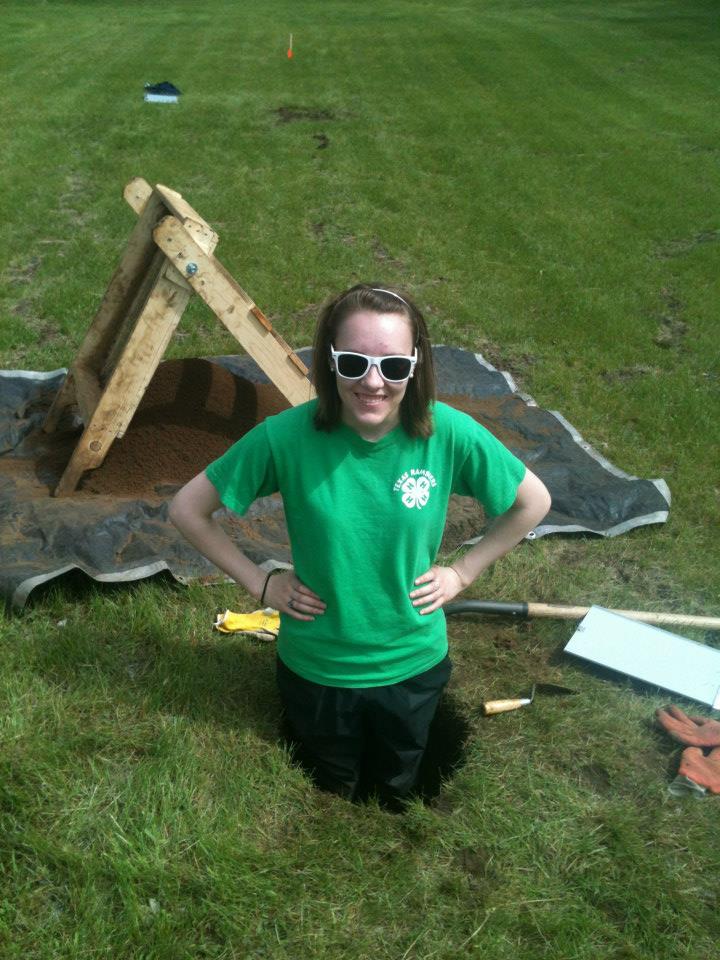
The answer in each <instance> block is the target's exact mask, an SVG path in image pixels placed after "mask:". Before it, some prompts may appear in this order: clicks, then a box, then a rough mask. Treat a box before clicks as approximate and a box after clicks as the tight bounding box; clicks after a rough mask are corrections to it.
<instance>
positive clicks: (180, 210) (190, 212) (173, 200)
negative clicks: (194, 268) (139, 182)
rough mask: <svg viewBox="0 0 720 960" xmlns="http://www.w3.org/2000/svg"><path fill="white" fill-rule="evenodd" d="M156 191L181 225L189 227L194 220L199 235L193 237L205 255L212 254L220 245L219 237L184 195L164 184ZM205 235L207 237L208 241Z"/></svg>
mask: <svg viewBox="0 0 720 960" xmlns="http://www.w3.org/2000/svg"><path fill="white" fill-rule="evenodd" d="M155 189H156V190H157V192H158V193H159V194H160V196H161V197H162V198H163V201H164V203H165V206H166V207H167V209H168V211H169V213H171V214H172V215H173V216H174V217H176V218H177V219H178V220H180V222H181V223H185V224H186V225H187V221H189V220H192V222H193V223H194V224H196V225H197V226H196V227H195V228H194V229H195V230H197V233H193V236H195V239H196V240H197V243H198V244H199V246H200V247H202V249H203V250H204V251H205V253H212V252H213V250H214V249H215V247H216V246H217V245H218V235H217V234H216V233H215V231H214V230H213V229H212V227H211V226H210V225H209V224H208V223H207V222H206V221H205V220H204V219H203V218H202V217H201V216H200V214H199V213H198V212H197V210H195V209H194V208H193V207H191V206H190V204H189V203H188V202H187V200H185V199H184V197H183V196H182V194H179V193H178V192H177V191H176V190H171V189H170V187H166V186H164V185H163V184H162V183H158V184H157V185H156V187H155ZM204 235H206V236H207V240H206V239H205V236H204Z"/></svg>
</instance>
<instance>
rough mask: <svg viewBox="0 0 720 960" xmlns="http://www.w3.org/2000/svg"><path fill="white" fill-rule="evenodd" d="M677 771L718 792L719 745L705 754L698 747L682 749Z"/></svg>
mask: <svg viewBox="0 0 720 960" xmlns="http://www.w3.org/2000/svg"><path fill="white" fill-rule="evenodd" d="M713 722H715V721H713ZM678 773H679V774H680V776H682V777H687V778H688V780H692V781H693V783H698V784H699V785H700V786H701V787H705V788H706V789H707V790H709V791H710V793H720V747H715V749H714V750H711V751H710V753H709V754H707V756H706V755H705V754H704V753H703V752H702V750H701V749H700V748H699V747H688V748H687V749H686V750H683V752H682V758H681V760H680V769H679V770H678Z"/></svg>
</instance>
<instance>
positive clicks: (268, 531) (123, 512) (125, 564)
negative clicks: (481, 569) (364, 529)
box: [0, 346, 670, 606]
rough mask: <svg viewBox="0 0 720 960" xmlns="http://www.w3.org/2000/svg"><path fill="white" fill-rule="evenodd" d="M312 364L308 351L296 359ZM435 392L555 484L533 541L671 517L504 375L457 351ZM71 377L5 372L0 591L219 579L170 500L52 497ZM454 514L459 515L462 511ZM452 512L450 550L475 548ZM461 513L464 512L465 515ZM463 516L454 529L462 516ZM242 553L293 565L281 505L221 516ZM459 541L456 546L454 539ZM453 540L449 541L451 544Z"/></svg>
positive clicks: (446, 354)
mask: <svg viewBox="0 0 720 960" xmlns="http://www.w3.org/2000/svg"><path fill="white" fill-rule="evenodd" d="M299 354H300V356H302V357H303V359H304V360H305V362H306V363H307V364H308V365H309V363H310V360H311V355H310V351H309V350H302V351H299ZM434 358H435V363H436V370H437V377H438V388H439V393H440V395H441V396H442V397H443V398H444V399H447V400H448V402H451V403H456V404H457V405H462V407H463V408H464V409H467V410H469V412H472V413H473V415H475V412H476V411H477V414H478V419H480V420H481V421H482V422H483V423H485V425H486V426H488V427H489V428H490V429H491V430H493V432H495V433H496V434H497V435H498V436H499V437H500V439H501V440H502V441H503V442H504V443H505V444H506V445H507V446H508V447H510V449H512V450H513V452H514V453H516V454H517V455H518V456H519V457H520V458H521V459H522V460H523V461H525V462H526V463H527V464H528V466H530V468H531V469H532V470H533V471H534V472H535V473H537V474H538V475H539V476H540V477H541V479H542V480H543V481H544V482H545V483H546V485H547V486H548V488H549V490H550V492H551V494H552V498H553V506H552V510H551V512H550V513H549V514H548V516H547V517H546V519H545V520H544V521H543V523H542V524H541V525H540V526H539V527H538V528H537V529H536V530H534V531H533V532H532V533H531V534H530V537H529V538H530V539H532V538H534V537H541V536H545V535H547V534H551V533H571V532H586V533H594V534H598V535H601V536H616V535H618V534H621V533H624V532H625V531H627V530H630V529H632V528H633V527H637V526H641V525H643V524H650V523H662V522H664V521H665V520H666V519H667V515H668V509H669V504H670V493H669V490H668V488H667V485H666V484H665V482H664V481H663V480H641V479H638V478H636V477H632V476H629V475H627V474H626V473H624V472H623V471H622V470H619V469H618V468H617V467H615V466H613V465H612V464H611V463H609V462H608V461H607V460H606V459H605V458H604V457H602V456H601V455H600V454H598V453H597V452H596V451H595V450H593V448H592V447H591V446H590V445H589V444H588V443H586V442H585V441H584V440H583V438H582V437H581V436H580V434H579V433H578V432H577V431H576V430H575V429H574V428H573V427H572V426H571V425H570V424H569V423H567V421H566V420H565V419H564V418H563V417H562V416H561V415H560V414H558V413H554V412H550V411H547V410H543V409H541V408H540V407H538V406H537V405H536V404H535V403H534V402H533V401H532V399H531V398H529V397H526V396H524V395H522V394H520V393H519V392H518V390H517V388H516V386H515V384H514V382H513V380H512V378H511V377H510V376H509V375H508V374H505V373H501V372H500V371H498V370H496V369H495V368H494V367H492V366H491V365H490V364H488V363H487V362H486V361H485V360H483V358H482V357H480V356H479V355H477V354H473V353H470V352H468V351H464V350H459V349H457V348H454V347H445V346H438V347H435V348H434ZM213 361H214V362H216V363H218V364H220V365H221V366H223V367H224V368H225V369H226V370H229V371H230V372H231V373H232V374H233V375H234V376H235V377H238V378H242V379H245V380H249V381H251V382H253V383H266V382H267V378H266V377H265V376H264V374H263V373H262V372H261V371H260V370H259V368H258V367H257V366H256V364H255V363H254V362H253V361H252V360H251V359H250V358H248V357H244V356H232V357H217V358H213ZM64 375H65V371H64V370H58V371H53V372H51V373H35V372H31V371H8V370H6V371H0V592H1V593H2V595H3V596H4V597H5V598H6V600H8V601H9V602H11V603H12V604H14V605H16V606H22V605H23V604H24V603H25V601H26V600H27V597H28V596H29V594H30V592H31V591H32V590H33V588H34V587H36V586H38V585H39V584H41V583H44V582H46V581H48V580H51V579H52V578H54V577H58V576H60V575H61V574H63V573H65V572H67V571H70V570H74V569H79V570H82V571H84V572H85V573H86V574H87V575H88V576H89V577H92V578H94V579H96V580H100V581H130V580H138V579H141V578H144V577H149V576H152V575H153V574H156V573H158V572H160V571H162V570H167V571H169V572H170V573H171V574H172V575H173V576H174V577H175V578H176V579H178V580H180V581H183V582H188V581H190V580H197V579H204V580H207V581H213V580H217V579H220V574H219V571H218V570H217V568H215V567H214V566H213V565H211V564H209V563H208V562H207V561H206V560H204V559H203V558H202V557H201V556H199V554H198V553H197V552H196V551H195V550H194V549H193V548H192V547H190V546H189V545H188V544H187V543H186V542H185V541H184V540H183V539H182V538H181V537H180V536H179V535H178V533H177V532H176V531H175V529H174V528H173V527H172V525H171V524H170V523H169V522H168V519H167V509H168V502H169V496H170V494H171V493H172V491H171V490H169V491H166V492H165V493H166V497H165V498H163V497H162V496H159V497H158V496H154V497H151V498H144V497H139V498H137V499H133V498H132V497H120V498H116V497H112V496H103V495H98V496H84V497H81V498H75V497H72V496H71V497H64V498H58V499H55V498H53V497H52V496H51V494H50V487H49V486H48V484H47V482H46V481H45V480H44V478H43V475H42V469H41V467H40V466H39V464H38V463H37V462H36V459H34V458H36V456H37V451H38V449H39V447H38V443H37V438H38V436H39V435H40V427H41V425H42V422H43V419H44V416H45V413H46V411H47V409H48V407H49V405H50V403H51V401H52V398H53V396H54V394H55V392H56V391H57V389H58V387H59V385H60V384H61V383H62V380H63V377H64ZM454 509H455V514H454V513H453V510H454ZM458 510H459V507H457V505H455V507H453V506H451V511H450V516H449V521H448V530H446V534H447V536H446V541H445V542H444V545H445V546H446V547H447V548H448V549H452V548H454V547H456V546H459V544H460V542H471V541H472V540H473V539H476V538H477V537H479V536H481V535H482V522H481V521H478V526H477V529H468V521H467V517H468V516H471V514H467V511H466V512H465V514H464V516H465V520H464V522H459V521H457V511H458ZM460 512H462V511H460ZM454 516H455V520H453V517H454ZM223 522H224V524H225V525H226V528H227V529H228V531H229V532H230V533H231V535H232V536H233V538H234V539H235V540H236V541H237V543H238V545H239V546H240V547H241V548H242V549H243V550H244V551H245V552H246V553H247V554H248V555H249V556H251V557H252V558H253V559H254V560H255V561H256V562H258V563H263V564H265V565H266V566H272V565H274V564H276V563H287V562H289V560H290V553H289V547H288V542H287V531H286V527H285V522H284V516H283V509H282V501H281V499H280V498H279V497H268V498H264V499H262V500H258V501H257V502H256V503H255V504H253V506H252V507H251V509H250V511H249V512H248V513H247V514H246V515H245V517H243V518H239V517H236V516H234V515H232V514H228V513H224V514H223ZM453 535H455V536H456V540H455V542H453V541H452V537H453ZM447 537H449V538H450V539H449V540H448V539H447Z"/></svg>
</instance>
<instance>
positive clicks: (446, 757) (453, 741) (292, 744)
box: [279, 691, 471, 812]
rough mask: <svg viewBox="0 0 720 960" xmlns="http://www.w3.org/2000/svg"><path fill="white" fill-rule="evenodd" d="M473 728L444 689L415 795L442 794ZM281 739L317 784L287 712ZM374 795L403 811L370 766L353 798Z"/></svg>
mask: <svg viewBox="0 0 720 960" xmlns="http://www.w3.org/2000/svg"><path fill="white" fill-rule="evenodd" d="M470 730H471V726H470V722H469V720H468V719H467V717H466V716H465V714H464V713H463V711H462V709H461V707H460V705H459V703H458V701H457V700H456V698H455V697H454V696H453V694H452V693H451V692H448V691H445V693H444V694H443V696H442V697H441V699H440V702H439V703H438V707H437V710H436V712H435V717H434V718H433V722H432V724H431V725H430V735H429V738H428V745H427V748H426V750H425V755H424V757H423V760H422V764H421V766H420V773H419V775H418V782H417V785H416V787H415V789H414V790H413V793H412V797H419V798H420V799H421V800H422V802H423V803H426V804H431V803H432V802H433V801H434V800H435V799H436V798H437V797H439V796H440V794H441V792H442V789H443V786H444V785H445V783H447V781H449V780H450V779H451V778H452V777H453V776H454V775H455V774H456V773H457V771H458V770H459V769H460V768H461V767H462V766H463V764H464V762H465V746H466V743H467V740H468V737H469V735H470ZM279 739H280V742H281V743H282V744H283V745H284V746H285V747H286V748H287V749H288V750H289V751H290V753H291V756H292V762H293V763H294V764H295V765H296V766H297V767H298V768H299V769H300V770H302V771H303V772H304V773H305V774H306V775H307V776H308V777H309V778H310V779H311V780H312V781H313V782H314V783H316V785H317V782H316V777H315V772H314V769H313V766H312V762H310V761H309V760H308V758H307V756H306V755H305V752H304V750H303V747H302V745H301V744H299V743H298V742H297V741H296V740H295V739H294V737H293V733H292V730H291V729H290V726H289V724H288V723H287V720H286V719H285V717H284V716H283V717H281V720H280V731H279ZM373 798H377V800H378V802H379V804H380V806H381V807H385V808H387V809H390V810H393V811H395V812H401V811H402V809H403V805H402V804H397V803H393V802H392V801H387V800H384V799H383V797H382V796H381V795H380V794H379V791H378V790H377V785H376V784H375V783H374V782H373V780H372V779H371V777H370V776H369V775H368V772H367V770H364V771H363V773H362V774H361V777H360V783H359V784H358V787H357V791H356V793H355V797H354V802H355V803H360V804H364V803H367V802H369V801H370V800H372V799H373Z"/></svg>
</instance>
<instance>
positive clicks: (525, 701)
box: [481, 683, 577, 717]
mask: <svg viewBox="0 0 720 960" xmlns="http://www.w3.org/2000/svg"><path fill="white" fill-rule="evenodd" d="M536 693H540V694H545V695H547V696H551V697H553V696H563V695H565V694H572V693H577V690H571V689H570V687H562V686H560V684H558V683H534V684H533V685H532V690H531V691H530V696H529V697H517V698H515V699H513V700H486V701H485V702H484V703H483V704H482V705H481V709H482V712H483V714H484V716H486V717H490V716H492V715H493V714H495V713H508V712H509V711H510V710H519V709H520V707H527V706H529V705H530V704H531V703H532V702H533V700H534V699H535V694H536Z"/></svg>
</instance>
